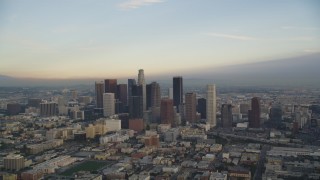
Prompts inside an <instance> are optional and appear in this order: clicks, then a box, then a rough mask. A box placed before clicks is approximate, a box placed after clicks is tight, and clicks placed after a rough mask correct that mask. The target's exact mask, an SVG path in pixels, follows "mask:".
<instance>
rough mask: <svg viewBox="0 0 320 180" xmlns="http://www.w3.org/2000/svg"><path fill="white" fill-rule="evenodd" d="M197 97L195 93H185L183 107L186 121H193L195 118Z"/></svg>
mask: <svg viewBox="0 0 320 180" xmlns="http://www.w3.org/2000/svg"><path fill="white" fill-rule="evenodd" d="M196 107H197V97H196V93H193V92H192V93H186V104H185V108H186V110H185V111H186V112H185V113H186V114H185V115H186V116H185V120H186V122H189V123H195V122H196V119H197V110H196Z"/></svg>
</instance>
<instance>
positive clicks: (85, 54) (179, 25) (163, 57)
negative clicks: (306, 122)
mask: <svg viewBox="0 0 320 180" xmlns="http://www.w3.org/2000/svg"><path fill="white" fill-rule="evenodd" d="M319 52H320V1H319V0H1V1H0V74H2V75H9V76H14V77H33V78H84V77H87V78H94V77H108V78H109V77H113V78H118V77H119V78H121V77H129V76H133V75H134V76H136V75H137V71H138V69H141V68H143V69H144V70H145V74H146V75H154V74H164V73H168V72H171V73H175V72H177V73H178V72H180V71H184V70H185V71H191V70H197V69H201V68H203V67H212V68H213V69H214V68H219V67H223V66H227V65H234V64H244V63H250V62H258V61H267V60H273V59H280V58H287V57H295V56H301V55H306V54H311V53H319Z"/></svg>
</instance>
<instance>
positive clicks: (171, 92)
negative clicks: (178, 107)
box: [168, 88, 173, 99]
mask: <svg viewBox="0 0 320 180" xmlns="http://www.w3.org/2000/svg"><path fill="white" fill-rule="evenodd" d="M168 98H169V99H173V88H169V89H168Z"/></svg>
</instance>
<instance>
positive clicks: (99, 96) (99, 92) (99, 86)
mask: <svg viewBox="0 0 320 180" xmlns="http://www.w3.org/2000/svg"><path fill="white" fill-rule="evenodd" d="M95 92H96V108H103V93H104V84H103V82H102V81H101V82H96V83H95Z"/></svg>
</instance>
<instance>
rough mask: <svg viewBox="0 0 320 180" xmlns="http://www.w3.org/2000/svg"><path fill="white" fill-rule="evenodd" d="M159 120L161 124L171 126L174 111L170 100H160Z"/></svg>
mask: <svg viewBox="0 0 320 180" xmlns="http://www.w3.org/2000/svg"><path fill="white" fill-rule="evenodd" d="M160 119H161V123H162V124H171V126H172V125H173V122H174V110H173V100H172V99H161V107H160Z"/></svg>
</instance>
